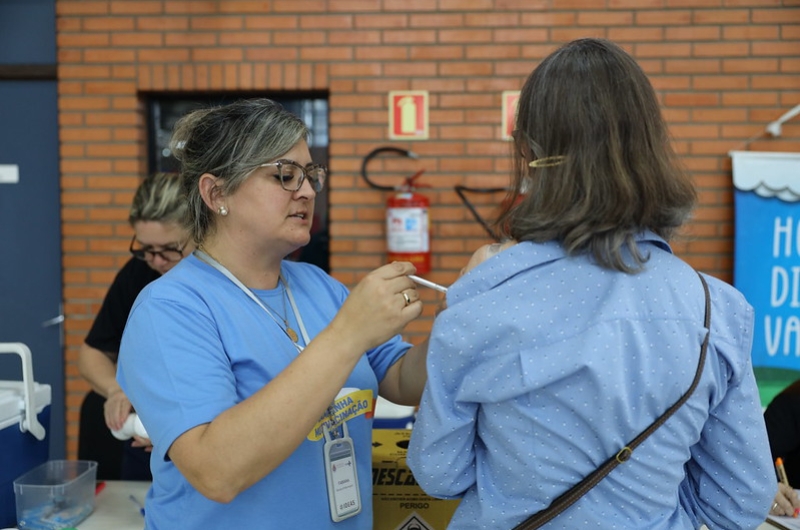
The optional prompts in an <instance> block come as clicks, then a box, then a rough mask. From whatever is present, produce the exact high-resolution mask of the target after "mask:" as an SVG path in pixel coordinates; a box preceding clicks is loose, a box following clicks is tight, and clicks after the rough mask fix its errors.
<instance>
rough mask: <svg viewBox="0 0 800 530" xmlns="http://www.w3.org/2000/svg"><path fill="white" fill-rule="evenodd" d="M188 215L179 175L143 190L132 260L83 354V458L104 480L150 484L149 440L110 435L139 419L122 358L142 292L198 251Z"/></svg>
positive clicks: (150, 181) (146, 183)
mask: <svg viewBox="0 0 800 530" xmlns="http://www.w3.org/2000/svg"><path fill="white" fill-rule="evenodd" d="M185 215H186V201H185V199H184V197H183V195H182V193H181V187H180V179H179V178H178V175H174V174H169V173H154V174H152V175H149V176H147V177H146V178H145V179H144V180H143V181H142V183H141V184H140V185H139V186H138V187H137V189H136V193H135V194H134V197H133V203H132V204H131V210H130V214H129V216H128V222H129V223H130V225H131V228H133V239H131V245H130V252H131V254H132V257H131V258H130V259H129V260H128V262H127V263H126V264H125V265H124V266H123V267H122V269H120V271H119V272H118V273H117V275H116V277H115V278H114V282H113V283H112V284H111V287H110V288H109V289H108V292H107V293H106V296H105V299H104V300H103V305H102V306H101V307H100V311H99V312H98V313H97V316H96V317H95V320H94V323H93V324H92V328H91V329H90V330H89V334H88V335H87V336H86V339H85V341H84V343H83V345H82V346H81V349H80V352H79V354H78V368H79V370H80V373H81V375H82V376H83V377H84V379H86V380H87V381H88V382H89V384H90V385H91V386H92V390H91V391H90V392H89V393H88V394H87V395H86V397H85V398H84V402H83V405H82V406H81V421H80V433H79V442H78V458H79V459H81V460H95V461H97V462H98V469H97V477H98V479H101V480H119V479H122V480H150V479H151V475H150V453H149V446H150V443H149V440H145V439H143V438H139V437H134V438H133V439H132V440H130V441H126V442H122V441H120V440H117V439H116V438H114V436H113V435H112V434H111V430H119V429H121V428H122V425H123V424H124V423H125V420H126V419H127V418H128V415H129V414H130V413H131V412H132V408H131V402H130V401H129V400H128V398H127V396H126V395H125V393H124V392H123V391H122V389H121V388H120V387H119V384H117V380H116V373H117V356H118V355H119V345H120V341H121V340H122V331H123V329H125V321H126V320H127V319H128V313H129V312H130V310H131V306H133V301H134V300H136V297H137V296H138V294H139V292H140V291H141V290H142V289H144V287H145V286H146V285H147V284H149V283H150V282H152V281H153V280H155V279H156V278H159V277H160V276H161V275H162V274H164V273H166V272H167V271H168V270H170V269H171V268H172V267H174V266H175V265H176V264H177V263H178V262H179V261H180V260H181V259H182V258H183V257H184V256H186V255H187V254H189V253H191V252H192V250H193V249H194V245H193V243H192V241H190V237H189V232H188V231H187V230H186V229H185V228H184V227H183V217H184V216H185Z"/></svg>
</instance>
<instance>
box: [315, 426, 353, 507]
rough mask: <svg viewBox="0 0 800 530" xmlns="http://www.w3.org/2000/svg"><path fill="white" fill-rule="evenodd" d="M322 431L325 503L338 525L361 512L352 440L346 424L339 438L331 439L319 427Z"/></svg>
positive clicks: (325, 431) (329, 435)
mask: <svg viewBox="0 0 800 530" xmlns="http://www.w3.org/2000/svg"><path fill="white" fill-rule="evenodd" d="M323 432H324V433H325V445H324V446H323V451H324V453H325V478H326V482H327V484H328V504H329V505H330V509H331V519H333V521H334V522H339V521H342V520H344V519H347V518H349V517H353V516H354V515H357V514H358V513H360V512H361V492H360V491H359V488H358V470H357V466H356V456H355V450H354V448H353V439H352V438H350V434H349V433H348V431H347V423H343V424H342V433H343V435H342V437H341V438H333V437H332V436H331V433H330V430H329V429H328V427H327V426H323Z"/></svg>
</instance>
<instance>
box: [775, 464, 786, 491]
mask: <svg viewBox="0 0 800 530" xmlns="http://www.w3.org/2000/svg"><path fill="white" fill-rule="evenodd" d="M775 470H776V471H777V472H778V480H780V481H781V482H783V483H784V484H785V485H786V486H788V485H789V477H787V476H786V469H784V467H783V458H781V457H778V458H777V459H776V460H775Z"/></svg>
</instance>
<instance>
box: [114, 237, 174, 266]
mask: <svg viewBox="0 0 800 530" xmlns="http://www.w3.org/2000/svg"><path fill="white" fill-rule="evenodd" d="M134 244H136V236H135V235H134V236H133V239H131V246H130V247H129V248H128V251H130V253H131V254H132V255H133V257H134V258H136V259H140V260H142V261H152V260H154V259H155V258H156V256H158V257H160V258H161V259H163V260H164V261H169V262H173V261H180V260H181V259H182V258H183V249H185V248H186V243H184V244H183V245H182V246H181V247H180V248H172V247H167V248H165V249H163V250H153V249H152V248H150V247H143V248H133V245H134Z"/></svg>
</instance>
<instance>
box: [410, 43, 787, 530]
mask: <svg viewBox="0 0 800 530" xmlns="http://www.w3.org/2000/svg"><path fill="white" fill-rule="evenodd" d="M514 146H515V148H516V149H515V164H516V170H515V173H514V177H513V178H514V180H513V184H512V189H513V193H512V197H511V199H512V200H510V201H509V204H512V205H515V206H512V207H510V208H508V209H507V211H506V212H505V213H504V215H502V216H501V218H500V221H499V226H500V229H501V230H502V231H503V233H504V235H505V236H506V237H507V238H508V240H509V241H508V242H506V243H505V244H504V245H502V246H501V245H496V246H492V247H485V248H482V249H480V250H479V251H478V252H476V255H475V256H474V257H473V259H472V261H471V263H470V265H469V266H468V270H467V271H466V273H465V274H464V275H463V276H462V277H461V278H460V279H459V280H458V281H457V282H456V283H455V284H454V285H452V286H451V287H450V289H449V290H448V293H447V305H448V308H447V309H445V310H444V311H443V312H441V313H440V314H439V316H438V318H437V319H436V321H435V323H434V326H433V331H432V334H431V338H430V347H429V353H428V365H427V368H428V382H427V384H426V387H425V392H424V395H423V399H422V403H421V405H420V411H419V414H418V417H417V420H416V423H415V426H414V429H413V431H412V436H411V445H410V447H409V453H408V463H409V466H410V467H411V469H412V471H413V473H414V476H415V477H416V479H417V481H418V482H419V484H420V485H421V486H422V488H423V489H424V490H425V491H426V492H428V493H429V494H431V495H433V496H436V497H443V498H462V500H461V503H460V504H459V507H458V508H457V510H456V513H455V515H454V517H453V519H452V522H451V525H450V527H451V528H453V529H459V530H465V529H473V528H481V529H489V528H491V529H495V528H506V529H511V528H513V527H515V525H518V524H520V523H522V522H523V521H524V520H526V519H527V517H528V516H530V515H532V514H534V513H537V512H539V511H540V510H543V509H545V508H547V507H548V505H550V503H551V502H552V501H553V499H555V498H556V497H558V496H559V495H561V494H562V493H564V492H566V491H567V490H569V489H570V488H571V487H572V486H573V485H575V484H577V483H578V482H580V481H581V479H583V478H584V477H585V476H587V475H589V474H590V473H591V472H593V471H594V470H595V469H597V468H598V466H600V465H601V464H602V463H603V462H605V461H606V460H607V459H609V458H613V457H614V455H615V454H618V452H620V450H621V449H622V448H623V447H625V446H626V445H627V444H628V443H629V442H630V441H631V440H633V439H634V438H635V437H636V436H637V435H638V434H639V433H640V432H642V431H644V430H645V429H646V428H647V427H648V426H649V425H650V424H651V423H653V422H654V421H655V420H656V419H657V418H658V417H660V416H661V415H662V414H663V413H664V412H665V411H666V410H667V409H668V408H669V407H670V406H672V405H673V404H674V403H676V402H677V401H678V400H679V398H680V397H681V396H682V395H683V394H684V393H685V392H687V389H689V388H690V386H691V383H692V381H693V378H694V377H695V373H696V371H697V369H698V360H699V358H700V351H701V344H702V343H703V340H704V337H705V336H706V333H707V329H706V328H705V326H704V314H705V296H704V288H703V284H702V282H701V281H700V278H698V275H697V273H696V272H695V271H694V270H693V269H692V268H691V267H690V266H689V265H687V264H686V263H684V262H683V261H681V260H680V259H679V258H678V257H676V256H675V255H674V254H673V253H672V251H671V249H670V247H669V244H668V240H669V239H670V237H672V236H673V234H674V233H675V232H676V231H677V230H678V229H679V227H680V226H681V225H682V223H683V222H684V221H685V220H686V219H687V218H688V216H689V214H690V212H691V210H692V207H693V205H694V203H695V190H694V188H693V186H692V184H691V181H690V180H689V178H688V176H687V175H685V174H684V173H683V172H682V171H681V170H680V169H679V166H678V163H677V161H676V157H675V155H674V153H673V151H672V149H671V147H670V140H669V137H668V133H667V127H666V125H665V123H664V121H663V119H662V117H661V114H660V108H659V104H658V100H657V97H656V94H655V93H654V91H653V89H652V87H651V86H650V83H649V81H648V79H647V77H646V76H645V74H644V72H642V70H641V69H640V68H639V66H638V65H637V64H636V62H635V61H634V60H633V59H632V58H631V57H630V56H629V55H628V54H626V53H625V52H624V51H623V50H622V49H620V48H619V47H617V46H616V45H614V44H612V43H610V42H608V41H604V40H599V39H581V40H578V41H574V42H571V43H569V44H567V45H565V46H564V47H562V48H561V49H559V50H557V51H555V52H554V53H553V54H551V55H550V56H549V57H547V58H546V59H545V60H544V61H543V62H542V63H541V64H540V65H539V66H538V67H537V68H536V69H535V70H534V71H533V72H532V73H531V75H530V76H529V77H528V80H527V81H526V83H525V85H524V87H523V88H522V91H521V96H520V99H519V107H518V115H517V119H516V131H515V142H514ZM703 277H704V278H705V280H706V282H707V284H708V288H709V290H710V300H711V313H710V314H711V323H710V343H709V345H708V348H707V359H706V361H705V363H704V365H702V374H701V378H700V380H699V385H698V386H697V388H696V389H695V390H694V392H693V393H692V394H691V396H690V398H689V400H688V402H686V403H685V404H684V405H683V406H682V407H680V408H679V409H678V410H677V411H676V412H675V413H674V415H673V416H672V417H670V418H669V419H668V420H667V421H666V423H665V424H664V425H662V426H661V427H659V428H658V429H657V430H656V431H655V432H654V433H653V434H651V435H650V436H649V438H647V439H646V440H645V441H644V443H643V444H642V445H641V446H639V447H638V448H637V449H636V450H635V451H633V453H632V456H631V457H630V459H629V460H627V461H625V462H624V463H622V464H620V465H619V467H617V468H616V469H614V470H613V471H612V472H611V473H610V474H609V475H608V476H607V477H605V478H604V479H603V480H602V481H601V482H599V484H597V485H596V486H595V487H594V488H593V489H591V490H590V491H588V493H586V494H585V495H583V496H582V497H580V498H579V499H578V500H577V502H576V503H575V504H573V505H572V506H571V507H569V508H567V510H566V511H564V512H563V513H561V514H560V515H559V516H557V517H556V518H555V519H553V520H552V521H551V522H550V523H547V525H546V527H548V528H616V529H630V530H641V529H645V528H647V529H655V528H658V529H676V530H677V529H686V528H698V527H699V526H700V525H701V524H707V525H708V526H709V527H710V528H715V529H718V528H754V527H756V526H757V525H758V524H759V523H761V522H763V521H764V518H765V517H766V515H767V511H768V510H769V507H770V505H771V504H772V502H773V501H772V498H773V496H774V495H775V490H776V484H775V480H774V478H773V477H774V473H773V470H772V464H771V462H770V459H769V451H768V447H767V438H766V432H765V430H764V424H763V421H761V417H760V415H761V408H760V405H759V400H758V393H757V389H756V385H755V379H754V377H753V372H752V367H751V364H750V348H751V340H752V334H753V310H752V307H751V306H750V305H749V304H748V303H747V301H746V300H745V299H744V297H743V296H742V295H741V294H740V293H739V292H737V291H736V290H735V289H733V288H732V287H731V286H729V285H727V284H725V283H723V282H721V281H719V280H716V279H714V278H712V277H708V276H705V275H704V276H703Z"/></svg>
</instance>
